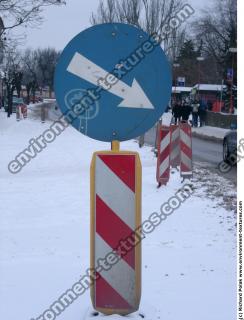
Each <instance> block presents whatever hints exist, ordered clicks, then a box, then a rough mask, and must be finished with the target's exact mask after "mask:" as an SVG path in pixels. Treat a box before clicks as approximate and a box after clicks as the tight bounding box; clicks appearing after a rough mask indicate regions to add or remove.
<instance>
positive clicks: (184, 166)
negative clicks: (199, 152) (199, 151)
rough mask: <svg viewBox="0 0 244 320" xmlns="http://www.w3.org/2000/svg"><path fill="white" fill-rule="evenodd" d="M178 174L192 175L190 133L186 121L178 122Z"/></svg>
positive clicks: (189, 176) (182, 175)
mask: <svg viewBox="0 0 244 320" xmlns="http://www.w3.org/2000/svg"><path fill="white" fill-rule="evenodd" d="M180 175H181V177H183V178H191V177H192V133H191V126H190V125H189V124H188V123H184V122H182V123H180Z"/></svg>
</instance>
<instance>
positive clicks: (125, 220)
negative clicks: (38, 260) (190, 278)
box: [91, 151, 141, 315]
mask: <svg viewBox="0 0 244 320" xmlns="http://www.w3.org/2000/svg"><path fill="white" fill-rule="evenodd" d="M140 224H141V163H140V158H139V155H138V154H137V153H135V152H125V151H102V152H95V153H94V155H93V159H92V163H91V268H92V269H95V270H96V276H97V278H96V280H95V281H94V284H93V286H92V287H91V299H92V303H93V307H94V308H95V309H96V310H97V311H100V312H102V313H104V314H114V313H117V314H121V315H124V314H129V313H131V312H134V311H136V310H137V309H138V308H139V303H140V295H141V245H140V241H138V242H137V245H136V246H135V233H134V231H135V229H137V228H138V227H139V226H140ZM139 238H140V236H139ZM128 239H130V242H129V240H128ZM125 242H126V243H127V244H126V248H125ZM128 243H130V244H128ZM122 246H123V248H122ZM111 252H114V255H115V256H116V258H117V260H118V261H117V263H114V264H113V265H112V266H111V268H110V269H107V270H105V268H102V267H101V264H100V261H101V260H104V258H105V257H108V256H109V254H110V253H111Z"/></svg>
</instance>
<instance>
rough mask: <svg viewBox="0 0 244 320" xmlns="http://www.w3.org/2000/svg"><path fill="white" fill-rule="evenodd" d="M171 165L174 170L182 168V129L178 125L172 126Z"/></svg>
mask: <svg viewBox="0 0 244 320" xmlns="http://www.w3.org/2000/svg"><path fill="white" fill-rule="evenodd" d="M170 134H171V145H170V165H171V167H172V168H177V167H178V166H180V128H179V126H178V125H171V126H170Z"/></svg>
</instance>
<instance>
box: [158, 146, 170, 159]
mask: <svg viewBox="0 0 244 320" xmlns="http://www.w3.org/2000/svg"><path fill="white" fill-rule="evenodd" d="M169 154H170V145H168V146H167V147H166V148H165V149H164V150H161V152H160V163H162V162H163V161H164V159H166V158H167V157H168V156H169Z"/></svg>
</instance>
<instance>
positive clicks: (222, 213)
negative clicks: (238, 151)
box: [0, 112, 236, 320]
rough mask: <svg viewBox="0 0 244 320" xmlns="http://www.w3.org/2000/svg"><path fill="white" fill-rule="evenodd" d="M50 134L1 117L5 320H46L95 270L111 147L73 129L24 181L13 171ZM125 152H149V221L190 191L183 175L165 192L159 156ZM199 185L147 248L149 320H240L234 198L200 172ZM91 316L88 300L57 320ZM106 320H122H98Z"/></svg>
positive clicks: (131, 146) (0, 287)
mask: <svg viewBox="0 0 244 320" xmlns="http://www.w3.org/2000/svg"><path fill="white" fill-rule="evenodd" d="M50 124H51V122H47V123H45V124H41V123H40V121H38V120H33V119H31V120H30V119H27V120H22V121H20V122H16V120H15V119H14V117H12V118H11V119H7V118H6V114H5V113H3V112H0V146H1V157H0V319H1V320H17V319H19V320H30V319H38V316H39V315H40V314H42V313H43V312H44V311H45V310H46V309H48V307H49V306H50V305H51V304H52V303H53V302H54V301H55V300H57V299H58V298H59V296H60V295H61V294H63V293H64V292H65V291H66V290H67V289H69V288H70V287H72V285H73V284H74V283H75V282H76V281H77V280H79V278H80V276H81V275H83V274H84V273H85V270H86V269H87V267H89V214H90V213H89V210H90V209H89V166H90V160H91V157H92V153H93V152H94V151H98V150H104V149H105V150H106V149H108V148H109V144H107V143H101V142H97V141H94V140H91V139H89V138H86V137H85V136H83V135H81V134H80V133H79V132H77V131H76V130H75V129H73V128H67V129H66V130H65V131H64V133H62V134H61V135H60V136H59V137H57V139H56V140H55V141H54V142H53V143H51V144H50V145H48V147H47V148H46V149H45V150H43V151H42V153H40V154H39V155H38V156H37V158H36V159H34V160H32V161H31V162H30V163H29V164H28V165H27V166H26V167H25V168H23V170H22V171H21V172H20V173H18V174H16V175H13V174H11V173H10V172H9V171H8V169H7V166H8V163H9V162H10V161H11V160H13V159H14V157H15V156H16V155H17V154H18V153H19V152H20V151H22V149H24V148H26V147H27V146H28V143H29V140H30V139H31V138H32V137H37V136H39V135H40V134H41V133H42V132H43V131H44V130H46V129H48V127H49V126H50ZM121 149H127V150H134V151H138V152H140V156H141V161H142V166H143V197H142V200H143V205H142V207H143V219H146V218H147V217H148V216H149V215H150V214H151V213H152V212H154V211H157V212H159V209H160V206H161V204H162V203H164V202H165V201H167V200H168V198H169V197H172V196H173V195H174V193H175V192H176V191H177V190H178V189H179V188H180V187H181V182H180V177H179V174H178V172H174V174H172V176H171V180H170V182H169V184H168V185H167V187H162V188H160V189H157V188H156V186H157V184H156V181H155V170H156V159H155V157H154V155H153V153H152V152H151V148H149V147H144V148H143V149H138V146H137V144H136V143H135V142H134V141H128V142H125V143H122V145H121ZM192 184H193V186H194V189H195V193H194V195H193V196H191V198H189V199H188V200H187V201H186V202H185V203H184V204H183V205H182V206H181V207H180V208H179V209H178V210H176V211H175V212H174V213H173V214H172V215H171V216H170V217H169V218H168V219H167V220H165V221H164V222H163V223H162V225H161V226H160V227H158V228H157V229H156V230H155V232H154V233H152V234H150V235H149V236H148V237H147V238H146V239H145V240H144V241H143V244H142V245H143V261H142V271H143V278H142V299H141V305H140V311H139V313H141V314H142V315H144V317H145V319H148V320H157V319H162V320H176V319H181V320H195V319H198V320H232V319H235V309H236V308H235V306H236V299H235V296H236V294H235V292H236V290H235V285H236V265H235V259H236V214H235V201H236V200H235V197H236V193H235V189H234V188H233V186H231V185H229V182H227V181H226V180H224V179H223V178H221V177H219V176H218V175H213V174H212V173H209V172H208V171H207V170H205V169H202V168H201V167H197V168H195V174H194V179H193V181H192ZM91 310H92V308H91V302H90V295H89V292H87V293H86V294H85V295H83V296H81V297H80V298H79V299H78V300H77V301H76V302H74V303H73V304H72V305H71V306H70V307H69V308H68V309H67V310H66V311H65V312H64V313H62V314H61V315H60V316H59V317H57V319H60V320H84V319H93V318H94V317H93V316H91ZM139 313H136V314H135V315H134V316H128V318H129V319H130V318H132V319H133V318H135V319H141V317H139V315H138V314H139ZM107 318H108V319H111V320H113V319H120V318H121V319H122V317H119V316H110V317H103V316H97V317H95V319H107ZM123 318H124V317H123ZM125 318H127V317H125Z"/></svg>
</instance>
